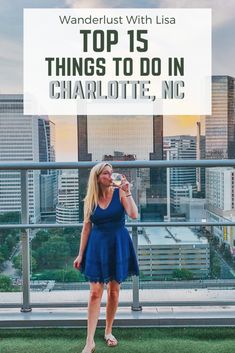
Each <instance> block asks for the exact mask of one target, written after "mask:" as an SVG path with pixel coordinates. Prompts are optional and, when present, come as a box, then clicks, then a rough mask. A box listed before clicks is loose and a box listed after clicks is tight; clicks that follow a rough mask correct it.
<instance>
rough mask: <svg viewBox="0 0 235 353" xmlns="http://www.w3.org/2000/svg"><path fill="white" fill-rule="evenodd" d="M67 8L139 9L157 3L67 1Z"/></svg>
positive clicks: (123, 0)
mask: <svg viewBox="0 0 235 353" xmlns="http://www.w3.org/2000/svg"><path fill="white" fill-rule="evenodd" d="M65 3H66V5H67V6H69V7H72V8H118V7H119V8H124V7H125V8H133V7H134V8H138V7H150V6H154V3H155V4H156V1H153V0H152V1H148V0H147V1H146V0H136V1H132V0H129V1H128V0H65Z"/></svg>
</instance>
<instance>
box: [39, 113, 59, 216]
mask: <svg viewBox="0 0 235 353" xmlns="http://www.w3.org/2000/svg"><path fill="white" fill-rule="evenodd" d="M38 140H39V162H55V124H54V123H53V122H52V121H50V120H49V119H48V117H45V118H43V119H39V120H38ZM57 180H58V171H57V170H55V169H52V170H42V171H41V175H40V205H41V213H42V215H43V216H47V215H48V214H51V213H53V212H54V214H55V208H56V202H57V184H58V182H57Z"/></svg>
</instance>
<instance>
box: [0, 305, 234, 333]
mask: <svg viewBox="0 0 235 353" xmlns="http://www.w3.org/2000/svg"><path fill="white" fill-rule="evenodd" d="M0 317H1V321H0V328H39V327H78V328H79V327H86V325H87V310H86V309H84V308H83V309H79V308H78V309H75V308H73V309H71V308H67V309H63V310H62V309H50V310H45V309H37V310H36V309H34V310H33V311H32V312H29V313H21V312H20V311H19V310H16V309H10V310H4V309H1V310H0ZM98 326H99V327H104V326H105V309H104V308H102V309H101V313H100V320H99V322H98ZM115 326H116V327H206V326H235V306H223V307H222V306H213V307H210V308H208V307H207V308H205V307H201V306H198V307H193V308H192V307H190V306H185V307H144V308H143V310H142V311H138V312H133V311H132V310H131V309H130V308H127V307H126V308H124V307H121V308H119V309H118V312H117V315H116V320H115Z"/></svg>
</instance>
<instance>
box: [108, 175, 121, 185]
mask: <svg viewBox="0 0 235 353" xmlns="http://www.w3.org/2000/svg"><path fill="white" fill-rule="evenodd" d="M111 178H112V181H113V186H120V185H121V183H122V174H120V173H112V175H111Z"/></svg>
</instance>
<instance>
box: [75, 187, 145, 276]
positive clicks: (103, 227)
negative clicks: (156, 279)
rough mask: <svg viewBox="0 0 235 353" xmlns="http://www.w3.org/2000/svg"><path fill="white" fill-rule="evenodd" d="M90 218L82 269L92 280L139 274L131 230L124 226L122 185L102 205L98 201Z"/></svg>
mask: <svg viewBox="0 0 235 353" xmlns="http://www.w3.org/2000/svg"><path fill="white" fill-rule="evenodd" d="M90 220H91V222H92V224H93V225H92V229H91V232H90V235H89V237H88V241H87V245H86V249H85V251H84V255H83V260H82V263H81V265H80V269H79V270H80V271H81V272H82V273H83V274H84V276H85V278H86V279H87V280H89V282H100V283H108V282H109V281H112V280H115V281H117V282H118V283H121V282H123V281H124V280H125V279H126V278H127V277H128V276H131V275H137V276H138V275H139V267H138V263H137V258H136V254H135V250H134V247H133V243H132V240H131V237H130V234H129V232H128V230H127V228H125V209H124V207H123V205H122V203H121V201H120V197H119V189H118V188H116V189H114V192H113V196H112V199H111V201H110V203H109V205H108V206H107V208H105V209H103V208H101V207H100V206H99V205H97V207H96V209H95V210H94V211H93V213H92V215H91V217H90Z"/></svg>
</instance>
